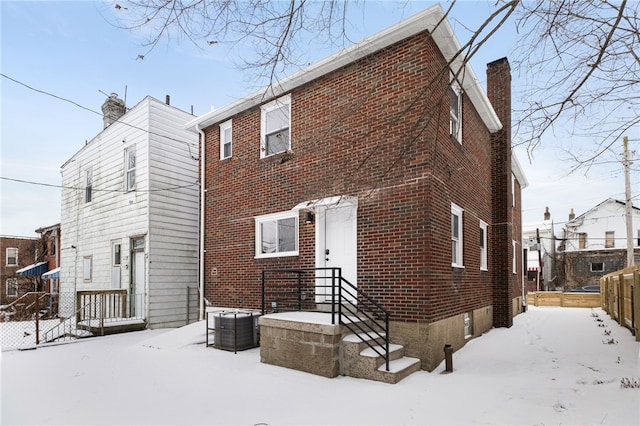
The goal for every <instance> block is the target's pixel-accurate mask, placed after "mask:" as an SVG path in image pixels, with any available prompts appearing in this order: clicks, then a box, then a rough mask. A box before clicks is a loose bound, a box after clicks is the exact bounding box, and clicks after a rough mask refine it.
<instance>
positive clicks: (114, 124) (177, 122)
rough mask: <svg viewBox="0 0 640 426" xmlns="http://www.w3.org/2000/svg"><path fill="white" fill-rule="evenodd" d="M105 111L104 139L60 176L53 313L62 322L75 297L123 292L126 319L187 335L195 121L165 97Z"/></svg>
mask: <svg viewBox="0 0 640 426" xmlns="http://www.w3.org/2000/svg"><path fill="white" fill-rule="evenodd" d="M102 110H103V113H104V126H105V127H104V130H103V131H102V132H100V133H99V134H98V135H97V136H96V137H94V138H93V139H92V140H90V141H89V142H87V143H86V144H85V145H84V146H83V147H82V148H81V149H80V150H79V151H78V152H77V153H76V154H74V155H73V156H72V157H71V158H70V159H69V160H68V161H67V162H66V163H65V164H64V165H63V166H62V170H61V172H62V186H63V190H62V223H61V231H62V238H61V244H60V247H59V252H60V259H61V263H60V297H61V301H60V310H61V312H62V310H63V309H65V310H66V312H65V313H64V316H65V317H68V316H69V315H70V314H71V313H72V312H70V310H71V309H73V308H74V303H75V302H74V301H75V300H76V299H75V296H76V293H77V292H79V291H89V290H96V291H102V292H106V291H108V290H119V291H122V289H124V290H126V292H127V296H128V302H127V304H128V306H127V310H128V312H127V315H129V316H130V317H136V318H143V319H145V320H146V322H147V324H148V326H150V327H176V326H179V325H184V324H185V323H186V322H187V321H188V318H187V316H190V317H191V318H192V319H193V318H196V315H197V299H198V298H197V290H198V289H197V285H198V275H197V274H198V198H199V194H198V189H199V185H198V159H197V157H196V155H197V153H198V141H197V136H195V135H194V134H193V133H191V132H187V131H186V130H184V123H186V122H187V121H188V120H191V119H193V116H192V115H190V114H189V113H187V112H184V111H181V110H179V109H177V108H175V107H172V106H170V105H168V97H167V102H165V103H163V102H160V101H158V100H156V99H154V98H152V97H146V98H144V99H143V100H142V101H141V102H139V103H138V104H137V105H135V106H134V107H133V108H131V109H126V108H125V105H124V102H123V101H122V100H120V99H118V98H117V96H116V95H115V94H112V95H111V96H110V97H109V98H108V99H107V101H106V102H105V104H104V105H103V107H102ZM77 308H78V307H77V306H75V309H77Z"/></svg>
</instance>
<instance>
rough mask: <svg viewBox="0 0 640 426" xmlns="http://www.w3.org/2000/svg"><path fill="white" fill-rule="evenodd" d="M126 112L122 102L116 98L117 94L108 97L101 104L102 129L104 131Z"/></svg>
mask: <svg viewBox="0 0 640 426" xmlns="http://www.w3.org/2000/svg"><path fill="white" fill-rule="evenodd" d="M126 111H127V109H126V106H125V104H124V101H123V100H122V99H120V98H118V94H117V93H112V94H111V95H109V97H108V98H107V100H106V101H104V103H103V104H102V121H103V123H104V128H105V129H106V128H107V127H109V126H110V125H111V124H113V123H114V122H116V121H118V119H119V118H120V117H122V116H123V115H124V113H125V112H126Z"/></svg>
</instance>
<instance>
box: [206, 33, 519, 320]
mask: <svg viewBox="0 0 640 426" xmlns="http://www.w3.org/2000/svg"><path fill="white" fill-rule="evenodd" d="M445 65H446V62H445V60H444V58H443V57H442V55H441V54H440V52H439V50H438V49H437V47H436V46H435V44H434V43H433V41H432V40H431V39H430V37H428V34H426V33H422V34H418V35H416V36H414V37H411V38H409V39H407V40H404V41H402V42H399V43H397V44H395V45H393V46H391V47H389V48H386V49H384V50H382V51H379V52H377V53H375V54H372V55H370V56H368V57H366V58H364V59H362V60H360V61H358V62H356V63H353V64H351V65H349V66H346V67H344V68H342V69H340V70H337V71H335V72H333V73H331V74H329V75H325V76H323V77H321V78H319V79H317V80H314V81H312V82H310V83H308V84H307V85H305V86H303V87H299V88H297V89H295V90H294V91H293V92H291V100H292V106H291V111H292V112H291V115H292V117H291V146H292V152H291V153H290V154H288V153H287V154H279V155H274V156H272V157H268V158H264V159H260V151H259V150H260V108H259V107H255V108H252V109H250V110H247V111H244V112H242V113H239V114H237V115H236V116H234V117H233V130H232V132H233V156H232V157H231V158H229V159H225V160H222V161H220V160H219V127H218V125H217V124H216V125H213V126H210V127H208V128H206V129H205V144H204V146H205V149H207V155H206V157H207V163H206V176H207V177H206V187H207V188H206V190H207V193H206V200H205V206H206V207H205V208H206V213H205V221H206V223H205V250H206V253H205V297H206V298H207V300H208V301H209V302H210V303H211V304H213V305H215V306H226V307H237V308H259V307H260V272H261V270H262V269H263V268H280V267H283V268H284V267H286V268H295V267H313V266H314V260H315V253H314V250H315V248H314V247H315V245H314V242H315V228H314V225H305V224H304V220H303V218H302V214H301V219H300V235H299V256H296V257H281V258H275V259H255V258H254V253H255V236H254V235H255V233H254V232H255V230H254V217H255V216H258V215H263V214H268V213H275V212H279V211H286V210H290V209H291V208H292V207H293V206H295V205H297V204H298V203H300V202H303V201H306V200H312V199H317V198H322V197H328V196H333V195H342V194H345V195H356V196H358V217H357V229H358V231H357V232H358V247H357V250H358V286H359V287H361V288H363V289H364V290H365V291H367V292H368V293H370V294H371V295H372V296H373V297H375V298H377V299H378V300H379V301H380V302H381V303H382V304H383V305H384V306H385V307H387V308H388V309H389V310H390V311H391V315H392V318H393V319H394V320H396V321H408V322H432V321H436V320H439V319H443V318H447V317H450V316H452V315H455V314H459V313H461V312H468V311H471V310H473V309H475V308H480V307H483V306H489V305H491V304H498V303H504V304H505V308H500V309H511V308H510V306H511V301H510V300H508V297H509V296H510V295H511V292H509V291H508V290H509V288H510V287H509V285H510V284H511V282H510V281H509V280H508V279H507V282H505V283H504V285H505V286H507V287H506V291H498V288H497V287H496V286H494V285H492V282H495V281H496V279H500V278H509V279H510V278H511V276H509V277H503V275H504V267H503V264H504V263H505V262H508V256H510V251H511V239H510V235H511V232H512V229H511V227H510V226H503V225H497V224H494V223H498V222H499V223H501V222H507V221H509V220H510V219H511V217H510V216H509V215H508V214H503V215H496V214H494V213H492V212H493V211H494V210H495V209H496V208H498V209H499V211H500V212H501V213H504V212H505V210H506V207H507V202H509V203H510V201H507V200H506V194H508V192H507V193H505V191H506V190H507V189H510V181H509V183H508V186H506V187H504V188H503V186H505V185H507V184H506V183H505V185H502V184H501V186H500V188H499V189H498V191H499V192H498V193H496V189H495V188H494V187H495V185H494V184H493V183H492V182H493V180H494V179H496V178H500V177H501V176H502V175H505V176H510V157H509V155H510V153H509V152H508V149H507V150H506V151H507V152H500V153H499V154H497V153H496V154H493V153H492V152H493V151H494V150H501V151H505V146H507V147H508V145H506V144H507V143H508V140H507V139H508V137H506V136H504V135H502V136H496V137H491V135H490V134H489V132H488V130H487V128H486V127H485V126H484V124H483V123H482V121H481V119H480V117H479V116H478V114H477V112H476V111H475V109H474V108H473V106H472V104H471V102H470V101H469V99H468V98H466V97H465V98H464V99H463V143H462V144H460V143H458V142H457V141H455V140H453V139H452V138H451V137H450V136H449V105H448V94H447V87H448V79H449V76H448V72H446V71H445V72H442V70H443V69H445V70H446V67H445ZM270 100H271V99H265V103H266V102H268V101H270ZM498 139H500V141H499V142H498ZM493 169H498V170H499V172H498V173H499V174H494V173H493V172H492V170H493ZM492 194H493V195H492ZM500 198H505V199H504V200H500ZM452 202H453V203H455V204H457V205H459V206H461V207H462V208H463V209H464V214H463V225H464V253H463V256H464V264H465V268H459V269H452V267H451V242H450V238H451V217H450V214H451V203H452ZM509 205H510V204H509ZM503 216H504V217H503ZM480 220H483V221H484V222H486V223H488V224H490V230H489V233H490V249H491V251H490V256H489V257H490V260H489V262H490V270H491V272H482V271H480V266H479V265H480V259H479V244H478V241H479V238H480V237H479V221H480ZM492 224H493V225H492ZM494 233H495V234H496V235H492V234H494ZM505 241H506V242H505ZM498 244H500V245H498ZM505 244H506V245H505ZM505 253H506V254H505ZM496 258H497V259H496ZM503 258H504V259H503ZM508 265H509V267H510V265H511V264H510V263H508ZM497 270H499V271H500V272H499V273H498V271H497ZM510 272H511V271H510V270H509V273H510ZM498 287H499V286H498ZM496 298H505V300H504V301H503V300H495V299H496Z"/></svg>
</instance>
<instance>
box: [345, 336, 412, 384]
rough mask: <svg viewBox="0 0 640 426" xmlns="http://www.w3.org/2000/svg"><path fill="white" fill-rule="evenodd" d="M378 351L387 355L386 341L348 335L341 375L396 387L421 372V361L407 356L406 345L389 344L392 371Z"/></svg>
mask: <svg viewBox="0 0 640 426" xmlns="http://www.w3.org/2000/svg"><path fill="white" fill-rule="evenodd" d="M365 341H368V342H369V343H370V344H371V345H372V346H374V347H375V348H376V350H374V349H372V348H371V347H370V346H369V345H368V344H367V343H366V342H365ZM376 351H377V352H376ZM378 352H379V353H381V354H384V353H385V348H384V341H383V339H372V338H370V337H369V336H367V335H363V334H360V335H357V334H348V335H346V336H344V337H343V338H342V341H341V343H340V374H342V375H343V376H349V377H355V378H360V379H369V380H376V381H378V382H384V383H392V384H393V383H398V382H399V381H400V380H402V379H404V378H405V377H407V376H408V375H409V374H411V373H414V372H416V371H418V370H420V360H419V359H418V358H411V357H406V356H404V346H402V345H395V344H389V371H387V370H386V363H385V361H384V358H383V357H382V356H381V355H379V353H378Z"/></svg>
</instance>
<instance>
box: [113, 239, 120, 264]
mask: <svg viewBox="0 0 640 426" xmlns="http://www.w3.org/2000/svg"><path fill="white" fill-rule="evenodd" d="M120 248H121V245H120V243H114V244H113V266H120V264H121V263H122V254H121V253H122V252H121V249H120Z"/></svg>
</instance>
